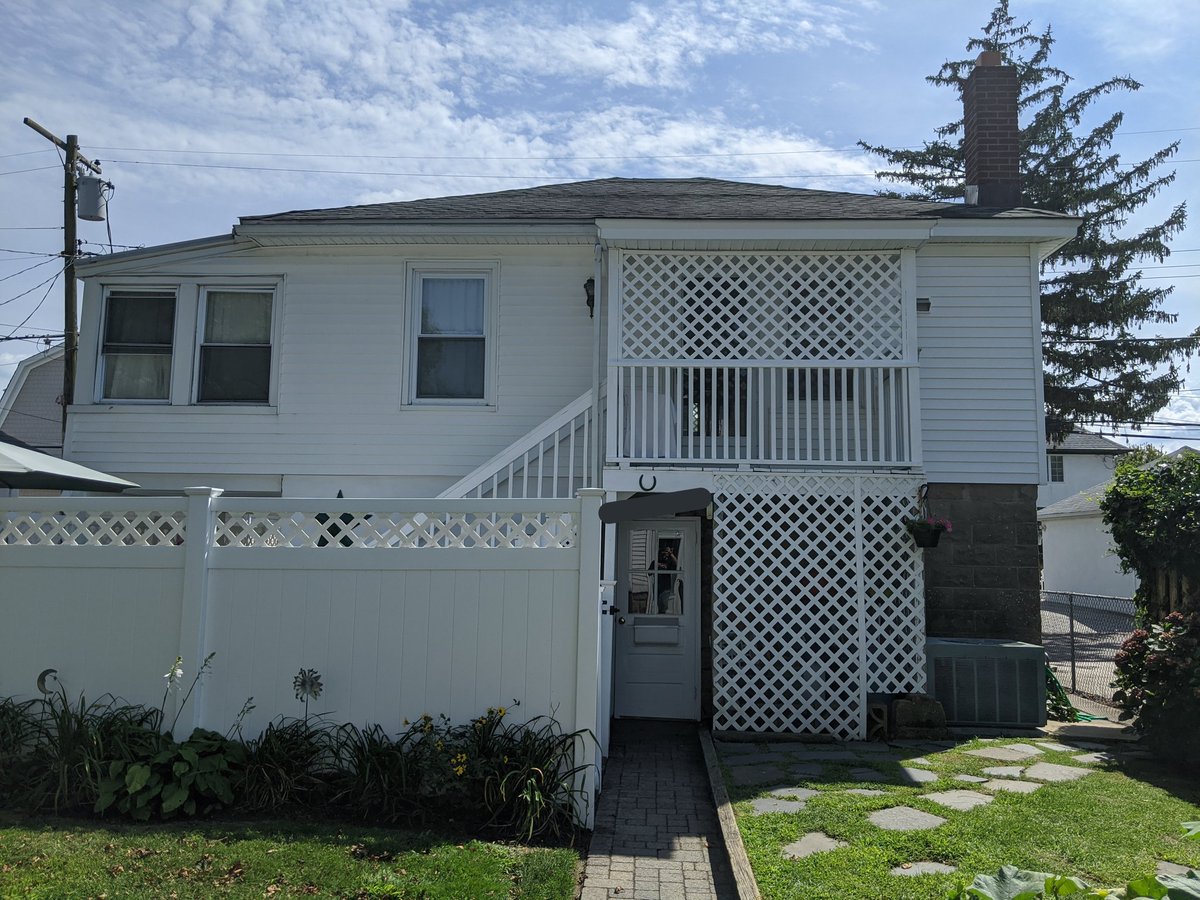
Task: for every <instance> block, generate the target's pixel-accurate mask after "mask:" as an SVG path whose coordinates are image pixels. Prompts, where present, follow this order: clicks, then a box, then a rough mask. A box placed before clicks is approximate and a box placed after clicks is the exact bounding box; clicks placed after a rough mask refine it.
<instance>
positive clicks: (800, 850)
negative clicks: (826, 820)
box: [783, 831, 846, 859]
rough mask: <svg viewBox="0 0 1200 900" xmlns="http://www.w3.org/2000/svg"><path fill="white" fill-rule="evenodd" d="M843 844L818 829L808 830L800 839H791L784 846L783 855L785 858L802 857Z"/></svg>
mask: <svg viewBox="0 0 1200 900" xmlns="http://www.w3.org/2000/svg"><path fill="white" fill-rule="evenodd" d="M845 846H846V842H845V841H839V840H835V839H834V838H831V837H830V836H829V835H827V834H824V833H823V832H820V831H810V832H809V833H808V834H806V835H805V836H804V837H802V838H800V840H798V841H792V843H790V844H788V845H787V846H786V847H784V848H783V855H784V858H785V859H804V857H806V856H812V855H813V854H814V853H828V852H829V851H830V850H836V849H838V848H839V847H845Z"/></svg>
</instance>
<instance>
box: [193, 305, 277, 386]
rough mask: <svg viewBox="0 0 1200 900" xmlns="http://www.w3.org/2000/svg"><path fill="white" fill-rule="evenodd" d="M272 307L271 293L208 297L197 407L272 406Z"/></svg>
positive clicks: (201, 336) (203, 315)
mask: <svg viewBox="0 0 1200 900" xmlns="http://www.w3.org/2000/svg"><path fill="white" fill-rule="evenodd" d="M274 301H275V295H274V293H273V292H272V291H269V290H227V289H215V288H209V289H206V290H205V291H204V302H203V310H202V313H201V334H200V352H199V356H200V360H199V366H198V374H197V378H196V402H198V403H269V402H270V398H271V309H272V306H273V305H274Z"/></svg>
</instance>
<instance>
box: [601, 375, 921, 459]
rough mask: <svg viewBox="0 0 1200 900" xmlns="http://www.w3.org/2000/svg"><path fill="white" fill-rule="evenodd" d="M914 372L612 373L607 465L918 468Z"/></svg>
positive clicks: (610, 376)
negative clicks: (913, 413)
mask: <svg viewBox="0 0 1200 900" xmlns="http://www.w3.org/2000/svg"><path fill="white" fill-rule="evenodd" d="M911 371H912V370H911V368H910V367H908V366H903V365H872V364H867V363H862V364H859V363H840V364H838V365H800V366H798V365H794V364H792V363H790V362H765V363H759V362H755V363H753V364H747V363H745V362H742V361H739V362H737V363H736V364H729V365H725V364H722V363H720V362H716V363H704V364H690V363H667V362H660V361H638V362H630V363H622V364H620V365H616V366H611V367H610V368H609V378H610V382H609V384H610V390H609V404H610V412H612V413H613V414H612V415H611V416H610V417H609V422H610V427H611V428H612V429H613V431H612V432H611V433H610V434H609V440H608V461H609V463H610V464H621V463H642V464H659V465H662V464H671V465H675V464H697V465H698V464H707V463H716V464H739V465H740V464H754V465H771V464H775V465H789V464H792V465H816V466H821V465H828V466H864V465H886V466H908V465H912V464H913V463H914V460H913V442H912V435H911V425H910V423H911V421H912V416H911V401H912V386H911V382H910V379H911V375H910V373H911ZM614 388H615V389H614ZM614 405H615V409H614V408H613V407H614Z"/></svg>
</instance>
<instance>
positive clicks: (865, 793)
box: [846, 788, 887, 797]
mask: <svg viewBox="0 0 1200 900" xmlns="http://www.w3.org/2000/svg"><path fill="white" fill-rule="evenodd" d="M846 793H847V794H857V795H858V796H859V797H882V796H883V795H884V794H886V793H887V791H881V790H878V789H876V788H846Z"/></svg>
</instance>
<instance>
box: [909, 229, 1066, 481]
mask: <svg viewBox="0 0 1200 900" xmlns="http://www.w3.org/2000/svg"><path fill="white" fill-rule="evenodd" d="M1032 284H1036V272H1035V271H1034V270H1033V262H1032V260H1031V258H1030V254H1029V248H1028V247H1027V246H1026V245H1022V244H1014V245H1011V246H988V245H982V244H979V245H976V244H959V245H938V244H929V245H926V246H925V247H924V248H922V250H921V251H920V252H919V253H918V254H917V296H919V297H928V298H929V299H930V306H931V308H930V311H929V312H928V313H922V314H921V315H920V316H918V317H917V343H918V348H919V354H920V355H919V360H920V366H921V420H922V448H923V454H924V467H925V473H926V476H927V477H928V479H929V481H941V482H963V483H984V484H989V483H990V484H1037V483H1039V482H1040V481H1041V480H1042V478H1041V472H1042V465H1043V462H1042V460H1043V459H1044V458H1045V452H1046V450H1045V443H1044V435H1043V428H1044V426H1043V424H1042V422H1043V418H1044V414H1043V412H1042V409H1041V391H1040V386H1041V385H1040V371H1039V369H1038V365H1039V360H1040V354H1039V352H1038V344H1037V341H1038V340H1039V337H1038V336H1039V334H1040V325H1039V323H1038V321H1037V317H1038V305H1037V303H1036V302H1035V299H1034V297H1033V296H1032V286H1031V285H1032Z"/></svg>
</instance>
